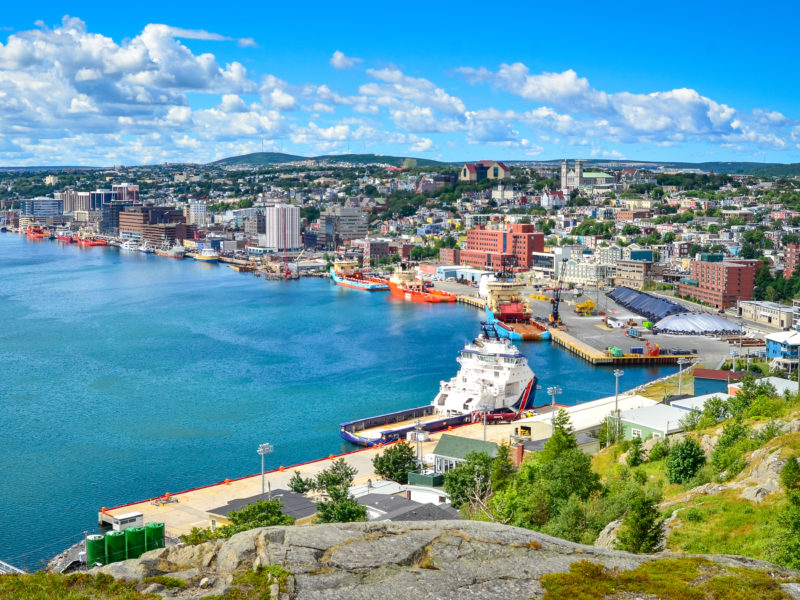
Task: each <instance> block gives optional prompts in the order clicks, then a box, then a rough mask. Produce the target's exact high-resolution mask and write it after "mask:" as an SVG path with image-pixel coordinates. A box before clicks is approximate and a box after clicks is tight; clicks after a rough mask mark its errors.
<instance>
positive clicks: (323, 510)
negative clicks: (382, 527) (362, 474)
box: [316, 458, 367, 523]
mask: <svg viewBox="0 0 800 600" xmlns="http://www.w3.org/2000/svg"><path fill="white" fill-rule="evenodd" d="M356 473H357V471H356V469H355V467H351V466H350V465H348V464H347V463H346V462H345V460H344V459H343V458H340V459H338V460H335V461H334V462H333V464H332V465H331V466H330V467H328V468H327V469H325V470H324V471H322V472H320V474H319V475H317V478H316V489H319V490H323V491H325V493H326V494H327V495H328V499H327V500H323V501H322V502H317V520H318V521H319V522H321V523H349V522H351V521H366V520H367V509H366V507H364V506H361V505H360V504H359V503H358V502H356V501H355V499H354V498H353V497H352V496H351V495H350V484H352V483H353V477H355V474H356Z"/></svg>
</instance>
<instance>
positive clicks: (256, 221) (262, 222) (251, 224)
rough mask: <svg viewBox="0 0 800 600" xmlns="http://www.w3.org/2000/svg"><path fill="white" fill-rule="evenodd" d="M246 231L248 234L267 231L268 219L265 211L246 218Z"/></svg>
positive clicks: (253, 234) (255, 234) (254, 234)
mask: <svg viewBox="0 0 800 600" xmlns="http://www.w3.org/2000/svg"><path fill="white" fill-rule="evenodd" d="M244 232H245V233H246V234H247V235H252V236H254V237H255V236H257V235H259V234H261V233H266V232H267V220H266V218H265V217H264V213H262V212H260V211H259V212H256V213H254V214H252V215H250V216H249V217H247V218H246V219H245V220H244Z"/></svg>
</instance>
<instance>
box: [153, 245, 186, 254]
mask: <svg viewBox="0 0 800 600" xmlns="http://www.w3.org/2000/svg"><path fill="white" fill-rule="evenodd" d="M156 254H157V255H158V256H166V257H167V258H183V257H184V256H186V248H184V247H183V246H181V245H180V244H177V243H176V244H175V245H174V246H167V247H161V248H158V249H157V250H156Z"/></svg>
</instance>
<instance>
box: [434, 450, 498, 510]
mask: <svg viewBox="0 0 800 600" xmlns="http://www.w3.org/2000/svg"><path fill="white" fill-rule="evenodd" d="M492 462H493V461H492V458H491V457H490V456H489V455H488V454H486V453H485V452H470V453H469V454H467V456H466V457H465V459H464V460H463V461H462V462H460V463H458V465H457V466H456V467H455V468H454V469H450V470H449V471H448V472H447V473H445V474H444V491H445V492H447V493H448V495H449V496H450V504H452V505H453V507H454V508H460V507H461V506H462V505H465V504H468V503H469V502H470V500H471V499H472V498H484V497H486V496H487V495H488V494H489V493H490V492H491V475H492Z"/></svg>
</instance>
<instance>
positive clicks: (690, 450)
mask: <svg viewBox="0 0 800 600" xmlns="http://www.w3.org/2000/svg"><path fill="white" fill-rule="evenodd" d="M705 462H706V455H705V454H704V453H703V449H702V448H701V447H700V444H698V443H697V442H696V441H694V440H693V439H692V438H689V437H687V438H684V439H683V440H681V441H680V442H678V443H677V444H675V445H673V446H672V447H671V448H670V450H669V456H668V457H667V478H668V479H669V482H670V483H684V482H686V481H689V480H690V479H691V478H692V477H694V474H695V473H697V471H698V470H699V469H700V467H702V466H703V465H704V464H705Z"/></svg>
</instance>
